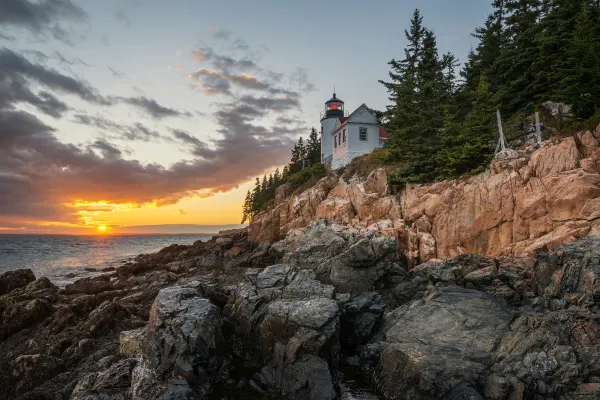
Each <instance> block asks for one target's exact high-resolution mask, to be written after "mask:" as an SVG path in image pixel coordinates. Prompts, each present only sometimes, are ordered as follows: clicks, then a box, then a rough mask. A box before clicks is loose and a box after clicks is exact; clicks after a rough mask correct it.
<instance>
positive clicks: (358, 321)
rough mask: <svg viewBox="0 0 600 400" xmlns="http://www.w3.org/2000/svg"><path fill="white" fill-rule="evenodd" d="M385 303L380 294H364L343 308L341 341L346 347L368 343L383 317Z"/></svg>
mask: <svg viewBox="0 0 600 400" xmlns="http://www.w3.org/2000/svg"><path fill="white" fill-rule="evenodd" d="M384 309H385V303H384V302H383V299H382V297H381V295H380V294H379V293H364V294H361V295H359V296H357V297H355V298H353V299H352V300H351V301H349V302H348V303H345V304H344V305H343V307H342V315H341V317H340V332H341V334H340V341H341V343H342V345H344V346H358V345H361V344H364V343H366V342H367V341H368V340H369V339H370V338H371V337H372V336H373V333H374V330H375V328H376V327H377V325H378V324H379V322H380V320H381V318H382V317H383V311H384Z"/></svg>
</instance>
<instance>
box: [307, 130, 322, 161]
mask: <svg viewBox="0 0 600 400" xmlns="http://www.w3.org/2000/svg"><path fill="white" fill-rule="evenodd" d="M306 152H307V158H308V159H309V160H310V165H314V164H316V163H319V162H321V138H320V137H319V133H318V132H317V130H316V129H315V128H312V129H311V130H310V134H309V136H308V142H307V143H306Z"/></svg>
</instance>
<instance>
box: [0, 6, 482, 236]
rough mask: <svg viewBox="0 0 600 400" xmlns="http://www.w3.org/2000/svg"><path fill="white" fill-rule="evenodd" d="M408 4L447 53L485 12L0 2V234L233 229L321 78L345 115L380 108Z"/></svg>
mask: <svg viewBox="0 0 600 400" xmlns="http://www.w3.org/2000/svg"><path fill="white" fill-rule="evenodd" d="M416 7H418V8H420V9H421V10H422V13H423V15H424V22H425V25H426V26H428V27H430V28H432V29H434V31H435V32H436V34H437V37H438V45H439V47H440V52H446V51H452V52H454V53H455V55H457V57H459V59H460V60H461V61H464V59H465V58H466V55H467V53H468V51H469V49H470V47H471V46H472V45H474V44H475V41H474V39H473V38H472V37H471V36H470V33H471V32H472V31H473V30H474V28H475V27H477V26H478V25H480V24H482V23H483V21H484V19H485V16H486V14H487V13H488V12H489V10H490V6H489V4H488V1H487V0H456V1H449V0H403V1H397V0H390V1H388V0H380V1H371V2H365V1H361V2H359V1H354V0H350V1H344V2H324V1H322V0H320V1H316V0H305V1H301V2H291V1H274V0H255V1H242V0H239V1H227V0H222V1H203V0H172V1H165V0H101V1H100V0H39V1H34V0H0V233H12V232H15V233H94V232H98V229H97V227H98V226H101V225H102V226H106V227H108V229H107V232H113V233H124V232H143V233H149V232H156V233H160V232H169V233H173V232H174V231H178V232H186V233H187V232H215V231H216V230H218V229H219V228H220V225H237V224H238V223H239V222H240V219H241V204H242V202H243V199H244V196H245V194H246V191H247V190H248V189H250V188H251V187H252V181H253V178H254V177H255V176H257V175H260V176H262V174H263V173H265V172H269V171H272V170H274V169H275V168H276V167H278V166H282V165H283V164H284V163H286V162H287V161H288V160H289V157H290V149H291V146H292V144H293V143H294V142H295V141H296V140H297V138H298V137H299V136H300V135H304V136H306V134H307V133H308V131H309V129H310V127H311V126H315V127H318V126H319V112H320V111H321V109H322V108H323V103H324V102H325V101H326V100H327V99H328V98H329V97H331V94H332V91H333V85H334V84H335V85H336V88H337V94H338V97H340V98H341V99H343V100H344V101H345V102H346V108H347V109H348V110H350V111H351V110H353V109H354V108H356V107H358V106H359V105H360V104H361V103H366V104H367V105H368V106H369V107H371V108H374V109H384V108H385V106H386V104H387V95H386V92H385V90H384V88H383V86H382V85H381V84H379V83H378V82H377V80H378V79H386V78H387V72H388V65H387V62H388V61H389V60H390V59H392V58H394V57H396V58H401V57H402V55H403V47H404V46H405V43H406V42H405V39H404V34H403V31H404V29H406V28H407V27H408V24H409V20H410V17H411V14H412V12H413V10H414V9H415V8H416ZM184 225H185V226H184ZM205 225H210V226H209V227H203V226H205ZM214 225H219V227H215V226H214Z"/></svg>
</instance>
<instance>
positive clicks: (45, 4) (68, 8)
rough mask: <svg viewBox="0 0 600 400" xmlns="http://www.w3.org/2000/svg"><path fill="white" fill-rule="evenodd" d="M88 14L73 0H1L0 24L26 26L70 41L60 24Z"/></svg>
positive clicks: (82, 17)
mask: <svg viewBox="0 0 600 400" xmlns="http://www.w3.org/2000/svg"><path fill="white" fill-rule="evenodd" d="M85 18H86V14H85V12H84V11H83V9H82V8H81V7H79V6H78V5H76V4H75V3H73V2H72V1H71V0H42V1H29V0H0V24H2V25H5V26H7V25H12V26H15V27H18V28H25V29H28V30H30V31H32V32H34V33H37V34H42V35H45V34H49V35H51V36H53V37H54V38H55V39H58V40H62V41H65V42H67V43H68V42H69V37H68V36H69V35H68V34H67V32H66V30H65V29H64V28H62V26H61V25H60V24H61V22H62V21H63V20H83V19H85Z"/></svg>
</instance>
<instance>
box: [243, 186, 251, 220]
mask: <svg viewBox="0 0 600 400" xmlns="http://www.w3.org/2000/svg"><path fill="white" fill-rule="evenodd" d="M252 215H253V213H252V194H251V193H250V191H249V190H248V193H246V199H245V200H244V206H243V208H242V222H240V224H243V223H245V222H246V221H249V222H250V221H252Z"/></svg>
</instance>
